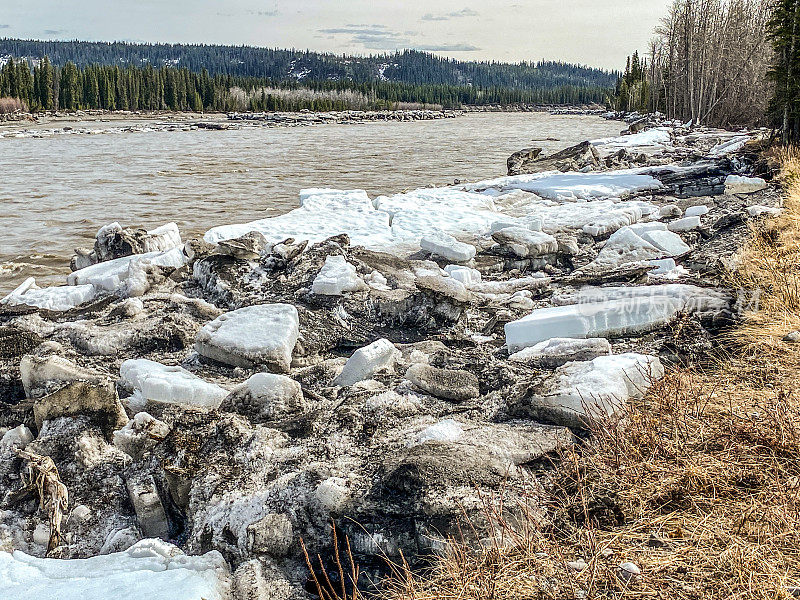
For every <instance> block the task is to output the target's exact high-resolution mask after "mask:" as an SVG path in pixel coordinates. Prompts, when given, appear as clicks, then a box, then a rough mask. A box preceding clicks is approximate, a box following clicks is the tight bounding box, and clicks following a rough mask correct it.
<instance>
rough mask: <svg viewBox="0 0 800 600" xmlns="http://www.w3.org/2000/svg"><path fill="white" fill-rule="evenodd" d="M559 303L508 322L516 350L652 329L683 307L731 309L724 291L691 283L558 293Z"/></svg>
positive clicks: (710, 311)
mask: <svg viewBox="0 0 800 600" xmlns="http://www.w3.org/2000/svg"><path fill="white" fill-rule="evenodd" d="M553 303H555V304H560V306H553V307H549V308H541V309H538V310H534V311H533V312H532V313H531V314H530V315H528V316H527V317H523V318H522V319H519V320H517V321H512V322H511V323H507V324H506V326H505V333H506V344H507V346H508V349H509V351H510V352H517V351H519V350H522V349H523V348H526V347H528V346H533V345H535V344H537V343H539V342H542V341H544V340H547V339H550V338H554V337H565V338H588V337H617V336H622V335H632V334H636V333H641V332H645V331H650V330H652V329H655V328H657V327H660V326H662V325H665V324H667V323H669V322H670V321H671V320H672V319H674V318H675V317H676V316H677V315H678V313H680V312H681V311H687V312H695V313H701V314H716V313H719V312H720V311H722V310H724V309H725V308H727V307H728V303H729V299H728V297H727V295H725V294H724V293H723V292H719V291H717V290H707V289H704V288H699V287H696V286H691V285H683V284H666V285H653V286H639V287H614V288H585V289H583V290H580V291H577V292H575V293H571V294H565V295H561V296H558V295H557V296H555V297H554V298H553Z"/></svg>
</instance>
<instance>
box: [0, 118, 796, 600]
mask: <svg viewBox="0 0 800 600" xmlns="http://www.w3.org/2000/svg"><path fill="white" fill-rule="evenodd" d="M640 128H641V127H637V128H636V129H640ZM763 135H764V132H759V131H752V132H735V133H734V132H727V131H721V130H713V129H706V128H694V129H689V128H684V127H681V126H679V125H677V124H675V123H669V124H664V125H662V126H658V127H651V128H646V129H644V130H639V131H637V132H635V133H633V132H628V134H627V135H622V136H620V137H615V138H607V139H603V140H595V141H594V142H591V143H590V142H586V143H583V144H579V145H578V146H575V147H572V148H568V149H565V150H564V151H562V152H558V153H555V154H553V155H549V156H541V151H540V150H539V149H537V148H527V149H524V150H522V151H521V152H518V153H516V154H515V155H514V156H512V157H510V158H509V163H508V169H509V175H507V176H502V177H497V178H494V179H488V180H484V181H479V182H472V183H467V184H459V185H454V186H450V187H441V188H425V189H420V190H415V191H411V192H407V193H400V194H395V195H391V196H381V197H378V198H369V197H368V196H367V194H366V193H365V192H363V191H361V190H333V189H326V188H323V189H319V188H315V189H308V190H303V191H302V192H301V193H300V207H299V208H297V209H295V210H293V211H291V212H289V213H287V214H284V215H281V216H278V217H273V218H269V219H262V220H258V221H253V222H250V223H244V224H234V225H220V226H217V227H214V228H212V229H210V230H209V231H208V232H207V233H206V234H205V236H204V237H203V238H202V239H191V240H183V239H182V238H181V235H180V231H178V228H177V227H176V226H175V225H174V224H165V225H164V226H162V227H159V228H158V229H155V230H152V231H144V230H139V229H133V228H126V227H123V226H122V225H120V224H119V223H112V224H109V225H108V226H106V227H103V228H102V229H100V231H98V233H97V238H96V242H95V244H94V247H93V248H87V249H83V250H79V251H78V252H77V254H76V256H75V257H74V258H73V261H72V269H73V272H72V273H71V275H69V278H68V282H69V285H66V286H58V287H49V288H38V287H37V286H36V282H35V281H34V280H33V279H29V280H28V281H26V282H25V283H23V284H22V285H20V286H19V287H18V288H17V289H16V290H15V291H14V292H12V293H11V294H10V295H9V296H7V297H5V298H3V299H2V301H0V408H1V409H2V410H0V427H2V430H0V431H3V432H4V434H3V436H2V442H0V459H2V460H0V488H1V489H2V490H3V492H4V493H3V494H2V497H3V498H4V499H3V506H2V508H3V511H2V512H1V513H0V550H17V551H19V552H15V553H14V554H9V553H7V552H0V569H1V570H2V571H3V572H4V573H8V574H9V575H10V576H9V577H8V578H7V579H6V580H5V581H4V582H0V590H4V591H5V592H6V595H11V596H13V595H14V592H15V591H17V590H18V589H22V588H25V589H27V588H28V587H30V586H34V587H36V589H38V590H43V592H45V593H46V592H47V591H48V590H55V589H56V588H57V587H58V586H65V585H70V586H73V587H72V589H79V588H81V586H84V587H86V589H89V588H90V587H91V586H93V585H94V586H100V587H97V588H95V589H103V585H104V582H105V580H106V578H108V577H116V578H117V581H119V580H120V578H122V580H124V579H125V578H128V579H129V580H131V581H133V580H136V581H139V582H140V581H142V580H144V579H149V580H151V581H152V582H153V590H154V592H153V594H152V597H153V598H160V597H162V596H163V597H166V596H165V595H164V594H168V593H170V594H171V593H172V591H169V592H168V591H167V590H170V582H171V581H172V580H173V579H171V578H174V579H178V578H180V580H181V582H182V583H181V586H183V587H185V589H190V590H191V592H192V593H195V595H196V596H202V597H204V598H207V599H228V598H236V599H237V600H238V599H244V598H254V597H259V594H263V593H265V591H266V590H270V591H271V593H273V594H275V593H277V592H276V590H277V591H279V592H280V593H282V594H284V596H285V597H287V598H289V597H303V594H304V591H303V590H304V589H306V586H307V584H308V583H309V571H308V568H307V566H306V562H305V558H304V556H303V553H302V551H301V549H300V545H299V543H298V541H299V539H300V538H302V539H303V541H304V543H305V545H306V547H307V548H308V551H309V553H311V554H312V555H316V554H317V553H319V554H321V555H323V556H328V557H330V556H331V544H332V539H331V529H330V524H331V522H332V521H333V522H334V523H335V524H336V527H337V528H338V529H339V530H340V532H341V534H345V535H347V537H348V539H349V543H350V547H351V549H352V552H353V554H354V557H355V559H356V560H357V561H358V562H359V563H360V564H361V565H362V566H363V570H364V571H365V572H366V573H367V574H369V573H374V574H381V573H383V572H384V568H385V563H384V562H383V560H382V559H383V558H384V557H388V558H390V559H393V560H400V559H401V557H404V558H405V559H408V560H410V561H412V564H413V561H414V560H415V559H416V557H418V556H420V555H421V554H424V553H426V552H428V551H442V550H443V549H445V548H446V546H447V542H446V540H447V538H448V536H453V537H455V538H459V539H460V538H461V537H462V536H464V535H466V536H467V537H468V538H469V540H471V539H472V537H474V538H475V540H481V541H483V542H484V543H486V544H491V543H492V542H491V538H492V536H493V535H495V534H496V531H495V530H494V528H493V526H492V524H491V523H488V522H487V521H486V520H485V519H484V518H483V516H484V515H485V514H486V510H487V505H488V507H489V508H490V509H492V510H500V505H501V504H502V506H505V507H519V506H527V507H529V509H530V510H531V511H534V512H537V514H538V513H541V514H543V515H544V516H545V517H546V516H547V512H546V507H545V506H544V505H542V504H541V500H542V498H543V495H544V490H545V486H546V485H547V483H548V481H547V478H548V472H547V470H546V469H543V470H537V469H536V468H535V465H537V464H539V462H540V461H541V460H543V459H545V458H546V457H548V456H552V455H554V453H556V452H558V451H560V450H563V449H565V448H569V447H570V446H571V445H572V444H574V443H575V440H576V436H577V435H581V434H582V433H584V432H585V431H586V430H587V429H588V428H591V427H594V426H595V425H596V424H597V423H610V422H613V421H614V419H616V418H619V417H620V416H621V415H623V414H624V413H625V410H626V406H627V404H628V402H630V401H633V400H635V399H637V398H640V397H641V396H642V395H643V394H644V393H645V392H646V391H647V390H648V388H649V387H650V386H651V385H653V384H654V383H655V382H656V381H658V380H659V379H661V378H662V377H663V376H664V373H665V369H667V368H669V366H670V365H673V364H696V363H701V362H703V361H705V360H708V359H709V358H710V357H712V356H713V349H714V346H715V345H716V344H717V343H718V336H719V335H720V334H721V333H723V332H724V331H725V330H726V328H727V327H729V326H730V325H731V324H732V323H735V322H736V321H737V319H738V315H739V313H740V311H741V310H743V309H746V308H747V307H748V304H747V303H748V301H749V297H748V296H747V294H738V293H737V292H736V291H733V290H730V289H727V288H726V287H725V282H726V281H727V279H726V275H727V273H728V272H729V270H730V269H731V268H732V267H733V266H734V265H735V262H736V253H737V251H738V249H739V248H740V246H741V245H742V243H743V241H744V240H745V239H746V238H747V236H748V234H749V231H750V229H749V226H750V224H751V223H752V222H754V221H756V220H759V219H764V218H765V217H767V216H771V215H775V214H779V213H780V212H781V210H782V207H781V193H780V190H779V189H778V188H777V187H776V186H775V185H772V184H771V183H770V182H769V179H770V178H771V175H772V173H771V171H770V168H769V165H768V164H767V163H766V162H765V161H763V160H761V159H760V158H759V154H758V152H757V150H758V148H759V145H760V142H759V139H760V138H761V137H762V136H763ZM20 473H29V474H32V475H35V476H37V477H39V478H40V480H41V481H45V482H47V485H45V486H40V487H39V488H38V489H36V488H29V489H24V486H23V484H24V482H25V481H26V480H25V479H20ZM37 494H38V495H44V496H45V498H44V500H45V501H51V502H50V504H49V505H48V506H50V509H49V511H44V510H39V509H38V508H37V504H36V503H35V502H33V501H32V499H33V500H35V499H36V497H37ZM465 517H466V518H467V519H468V520H469V523H470V527H468V528H467V527H462V525H463V523H464V521H463V519H464V518H465ZM469 540H468V541H469ZM100 554H103V555H105V556H102V557H100V556H98V555H100ZM47 557H51V558H55V557H58V558H61V559H75V558H87V557H94V558H90V559H89V560H88V561H85V562H80V563H78V562H75V561H68V562H58V563H55V562H53V561H52V560H51V558H47ZM154 564H158V565H162V566H163V567H164V568H163V569H161V570H159V569H156V568H154V567H153V565H154ZM30 565H33V566H36V567H42V568H40V569H36V570H32V569H30ZM45 566H46V568H44V567H45ZM109 567H113V568H109ZM634 567H636V566H635V565H634ZM636 568H637V569H638V567H636ZM112 572H113V573H112ZM361 583H362V584H365V583H366V579H365V580H363V581H362V582H361ZM4 586H5V588H4ZM14 586H19V587H18V588H17V587H14ZM49 586H50V587H49Z"/></svg>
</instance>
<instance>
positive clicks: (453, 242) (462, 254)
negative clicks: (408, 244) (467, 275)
mask: <svg viewBox="0 0 800 600" xmlns="http://www.w3.org/2000/svg"><path fill="white" fill-rule="evenodd" d="M419 245H420V247H421V248H422V249H423V250H427V251H428V252H430V253H431V254H432V255H433V256H434V257H437V258H441V259H443V260H450V261H453V262H467V261H469V260H472V259H473V258H475V253H476V249H475V246H472V245H470V244H465V243H463V242H459V241H458V240H457V239H456V238H454V237H453V236H452V235H448V234H446V233H441V232H439V233H429V234H427V235H425V236H423V237H422V239H421V240H420V243H419Z"/></svg>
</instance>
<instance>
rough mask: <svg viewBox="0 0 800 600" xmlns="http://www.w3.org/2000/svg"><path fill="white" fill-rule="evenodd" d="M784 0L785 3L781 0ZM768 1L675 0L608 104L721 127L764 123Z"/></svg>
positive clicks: (771, 0) (771, 2)
mask: <svg viewBox="0 0 800 600" xmlns="http://www.w3.org/2000/svg"><path fill="white" fill-rule="evenodd" d="M784 3H785V2H784ZM775 4H776V2H775V0H675V1H674V2H673V4H672V6H671V7H670V8H669V11H668V13H667V15H666V16H665V17H664V19H663V20H662V22H661V25H660V26H659V27H658V28H657V29H656V32H655V37H654V38H653V40H652V41H651V43H650V47H649V48H648V54H649V62H648V61H645V60H640V59H639V56H638V54H635V55H634V57H632V58H630V59H629V60H628V68H627V69H626V71H625V73H623V74H622V76H621V77H620V78H619V80H618V83H617V96H616V102H615V104H616V107H617V108H619V109H620V110H638V111H640V112H655V111H659V112H662V113H664V114H666V115H667V117H669V118H671V119H681V120H683V121H692V122H694V123H702V124H707V125H717V126H721V127H726V126H734V125H749V126H752V125H764V124H767V122H768V116H767V114H768V113H767V108H768V101H769V97H770V90H769V85H768V80H767V72H768V70H769V67H770V64H771V61H772V59H773V53H772V50H771V48H770V46H769V43H768V42H767V36H768V30H769V28H768V24H769V19H770V15H771V12H772V9H773V8H774V5H775Z"/></svg>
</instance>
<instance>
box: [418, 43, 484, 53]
mask: <svg viewBox="0 0 800 600" xmlns="http://www.w3.org/2000/svg"><path fill="white" fill-rule="evenodd" d="M414 48H416V49H417V50H423V51H424V52H477V51H478V50H481V48H479V47H478V46H471V45H469V44H432V45H426V46H419V45H417V46H414Z"/></svg>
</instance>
